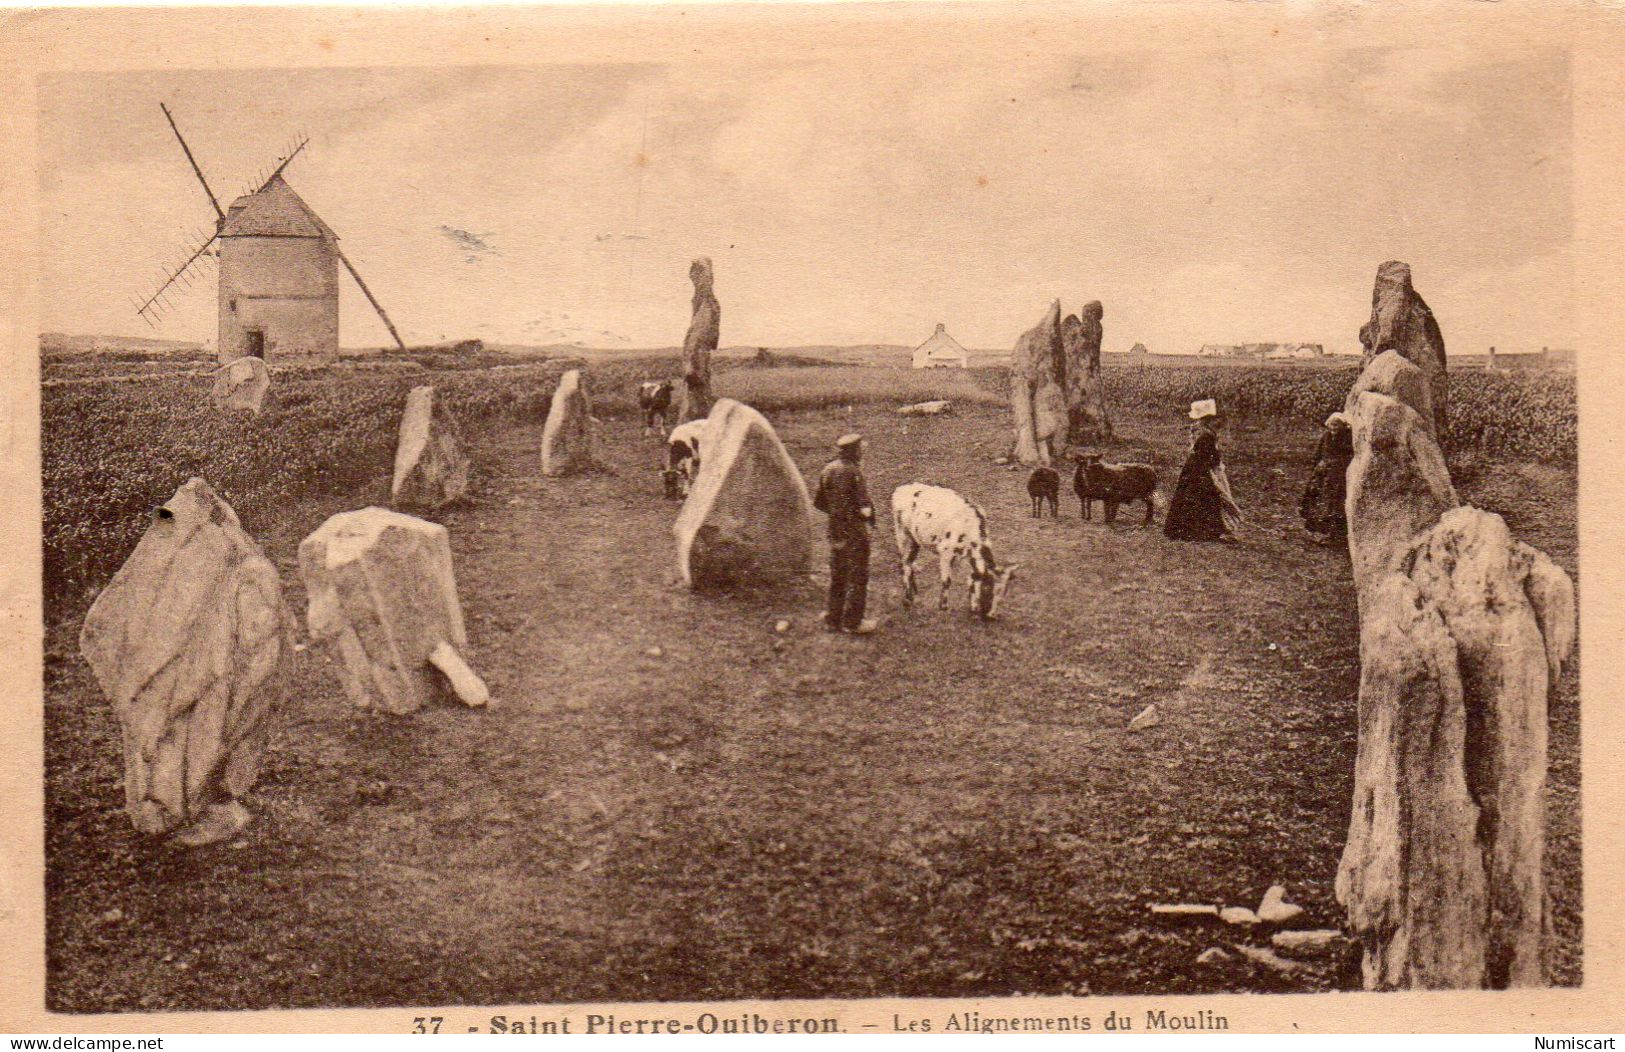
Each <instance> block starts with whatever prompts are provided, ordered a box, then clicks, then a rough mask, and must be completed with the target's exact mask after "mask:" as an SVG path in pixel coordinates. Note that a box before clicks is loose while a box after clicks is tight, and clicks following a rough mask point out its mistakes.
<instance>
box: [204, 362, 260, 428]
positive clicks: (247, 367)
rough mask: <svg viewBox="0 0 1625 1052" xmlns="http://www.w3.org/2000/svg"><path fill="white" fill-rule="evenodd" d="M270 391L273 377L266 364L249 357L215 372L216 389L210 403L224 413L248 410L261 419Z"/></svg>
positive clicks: (210, 393)
mask: <svg viewBox="0 0 1625 1052" xmlns="http://www.w3.org/2000/svg"><path fill="white" fill-rule="evenodd" d="M270 387H271V374H270V372H269V371H268V370H267V369H266V368H265V362H264V361H263V360H261V359H259V358H256V357H254V356H253V355H249V356H248V357H246V358H238V359H236V360H235V361H231V362H227V363H226V364H225V365H222V366H221V367H220V368H218V369H216V370H215V371H214V388H213V390H211V391H210V392H209V399H210V400H211V401H212V402H214V404H215V405H216V406H218V407H219V408H221V409H246V410H248V411H249V412H250V413H253V414H254V415H255V416H258V415H259V412H260V404H261V403H262V402H263V401H264V400H265V392H266V391H267V390H269V389H270Z"/></svg>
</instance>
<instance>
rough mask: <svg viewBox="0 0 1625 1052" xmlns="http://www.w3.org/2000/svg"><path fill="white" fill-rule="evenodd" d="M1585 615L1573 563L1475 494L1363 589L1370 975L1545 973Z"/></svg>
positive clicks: (1359, 876) (1365, 931) (1375, 983)
mask: <svg viewBox="0 0 1625 1052" xmlns="http://www.w3.org/2000/svg"><path fill="white" fill-rule="evenodd" d="M1377 397H1381V396H1375V395H1364V396H1362V399H1364V398H1377ZM1573 618H1574V605H1573V585H1572V583H1571V582H1569V580H1568V577H1567V575H1566V574H1564V573H1563V572H1562V571H1561V570H1560V569H1558V568H1557V567H1556V566H1555V565H1553V564H1551V562H1550V560H1548V559H1547V558H1546V557H1545V556H1544V555H1542V554H1541V553H1539V552H1537V551H1535V550H1534V549H1532V548H1530V547H1529V546H1528V545H1524V544H1520V543H1518V542H1516V541H1514V540H1513V539H1512V537H1511V535H1510V534H1509V533H1508V531H1507V529H1506V524H1505V523H1504V522H1503V521H1502V520H1501V518H1500V517H1499V516H1496V515H1492V514H1490V513H1488V512H1484V511H1480V510H1478V509H1476V508H1470V507H1460V508H1454V509H1450V510H1446V511H1445V512H1444V513H1443V514H1442V515H1441V517H1440V519H1439V521H1438V523H1437V524H1436V525H1434V526H1433V527H1431V528H1430V529H1428V530H1426V531H1425V532H1423V533H1422V534H1421V535H1420V536H1419V537H1418V538H1417V539H1416V540H1415V542H1414V543H1413V544H1412V545H1411V546H1409V548H1408V550H1407V551H1405V552H1404V553H1403V555H1402V556H1401V558H1400V559H1399V560H1398V561H1397V562H1396V564H1395V566H1394V567H1393V568H1392V569H1391V570H1389V571H1388V572H1386V573H1384V574H1382V575H1381V577H1380V580H1379V581H1378V583H1377V584H1376V585H1375V587H1373V588H1371V589H1370V590H1369V593H1368V596H1367V598H1366V599H1365V600H1363V601H1362V604H1361V635H1360V657H1361V677H1360V701H1359V742H1360V747H1359V757H1358V760H1357V765H1356V769H1355V796H1354V804H1353V808H1352V811H1351V818H1350V823H1349V836H1348V841H1347V844H1346V846H1345V848H1344V852H1343V859H1342V863H1341V865H1340V867H1339V870H1338V877H1337V897H1338V901H1339V902H1341V903H1342V904H1343V905H1344V907H1345V909H1346V910H1347V916H1348V927H1349V930H1350V931H1352V932H1353V933H1354V934H1355V935H1356V936H1358V937H1359V939H1360V941H1361V943H1362V946H1363V948H1364V958H1365V964H1364V973H1365V985H1366V986H1367V988H1369V989H1391V988H1421V989H1430V988H1481V987H1491V988H1500V987H1506V986H1535V985H1542V984H1544V983H1545V982H1546V981H1547V976H1546V961H1545V956H1544V943H1543V937H1544V934H1545V931H1546V928H1547V925H1548V923H1549V922H1548V919H1547V916H1546V907H1545V887H1544V878H1543V873H1542V868H1541V865H1542V857H1543V854H1544V849H1545V811H1544V806H1545V801H1544V795H1545V778H1546V765H1547V764H1546V721H1547V700H1548V695H1549V693H1550V690H1551V687H1552V684H1553V682H1554V679H1555V673H1557V672H1560V671H1561V665H1562V662H1563V661H1564V660H1566V658H1567V656H1568V649H1569V647H1570V646H1572V643H1573V638H1574V635H1573V632H1574V621H1573Z"/></svg>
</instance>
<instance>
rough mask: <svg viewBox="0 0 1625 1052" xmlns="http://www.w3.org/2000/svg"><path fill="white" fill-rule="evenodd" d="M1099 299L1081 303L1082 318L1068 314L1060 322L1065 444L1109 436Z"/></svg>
mask: <svg viewBox="0 0 1625 1052" xmlns="http://www.w3.org/2000/svg"><path fill="white" fill-rule="evenodd" d="M1104 314H1105V310H1104V308H1102V307H1101V305H1100V301H1099V300H1091V301H1090V302H1088V303H1086V304H1084V306H1083V317H1082V318H1081V319H1080V318H1078V317H1077V316H1076V315H1073V314H1068V315H1067V316H1066V321H1064V322H1062V323H1061V343H1062V345H1063V347H1064V349H1065V359H1066V413H1067V439H1066V441H1067V443H1068V444H1070V445H1080V446H1082V445H1093V444H1095V443H1099V442H1110V441H1111V439H1112V422H1111V417H1110V416H1109V415H1108V414H1107V412H1106V381H1105V378H1104V377H1103V376H1102V375H1101V372H1100V341H1101V339H1102V338H1103V337H1104V335H1105V329H1104V327H1103V326H1102V325H1101V318H1102V317H1103V316H1104Z"/></svg>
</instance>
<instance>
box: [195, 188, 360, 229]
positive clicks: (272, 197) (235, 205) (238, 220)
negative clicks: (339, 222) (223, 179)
mask: <svg viewBox="0 0 1625 1052" xmlns="http://www.w3.org/2000/svg"><path fill="white" fill-rule="evenodd" d="M220 236H221V237H330V238H334V239H337V237H338V235H337V234H335V233H333V231H332V229H331V228H330V227H329V226H328V225H327V224H326V223H324V222H322V220H321V217H320V216H318V215H317V214H316V213H315V212H313V211H311V208H310V206H309V205H307V204H305V202H304V199H302V198H301V197H300V196H299V195H298V194H296V193H294V192H293V187H291V186H289V185H288V184H287V183H286V182H284V181H283V179H282V176H280V175H277V176H273V177H272V178H271V181H270V182H269V183H266V184H265V189H263V190H261V191H260V192H259V193H256V194H248V195H246V196H244V197H239V198H237V200H235V201H233V202H232V203H231V207H230V208H228V209H227V210H226V219H225V222H223V223H222V224H221V225H220Z"/></svg>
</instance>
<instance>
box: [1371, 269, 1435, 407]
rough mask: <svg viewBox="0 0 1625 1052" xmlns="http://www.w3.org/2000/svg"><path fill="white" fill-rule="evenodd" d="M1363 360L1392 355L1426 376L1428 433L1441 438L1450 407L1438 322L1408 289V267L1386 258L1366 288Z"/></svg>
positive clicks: (1412, 288)
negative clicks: (1367, 311) (1368, 314)
mask: <svg viewBox="0 0 1625 1052" xmlns="http://www.w3.org/2000/svg"><path fill="white" fill-rule="evenodd" d="M1360 343H1361V345H1362V346H1364V348H1365V360H1366V361H1367V362H1369V361H1371V359H1373V358H1375V357H1376V356H1377V355H1379V354H1381V353H1382V352H1383V351H1390V350H1392V351H1398V352H1399V353H1400V354H1401V355H1403V356H1404V357H1405V358H1408V359H1409V360H1410V361H1411V362H1412V363H1413V364H1415V365H1416V366H1417V368H1419V369H1421V370H1422V373H1423V375H1425V376H1426V377H1427V380H1428V387H1429V388H1430V392H1429V393H1430V395H1431V396H1432V397H1431V400H1432V402H1433V430H1434V433H1435V434H1441V435H1442V434H1443V433H1444V428H1445V424H1446V422H1447V420H1448V416H1449V414H1448V410H1449V405H1450V390H1449V377H1448V376H1447V374H1446V368H1445V356H1444V336H1443V335H1442V334H1441V333H1440V332H1439V323H1438V322H1437V321H1435V320H1434V318H1433V312H1432V311H1431V310H1429V309H1428V305H1427V304H1426V303H1425V302H1423V300H1422V297H1421V296H1419V295H1418V294H1417V292H1416V289H1415V288H1414V287H1412V285H1411V268H1410V266H1409V265H1408V264H1405V263H1401V262H1399V261H1398V260H1389V261H1388V262H1387V263H1384V264H1383V265H1382V266H1380V267H1378V268H1377V280H1376V282H1375V283H1374V284H1373V285H1372V289H1371V320H1370V321H1368V322H1366V323H1365V325H1364V326H1363V327H1361V329H1360Z"/></svg>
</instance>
